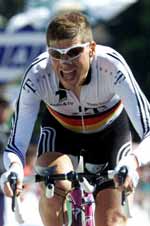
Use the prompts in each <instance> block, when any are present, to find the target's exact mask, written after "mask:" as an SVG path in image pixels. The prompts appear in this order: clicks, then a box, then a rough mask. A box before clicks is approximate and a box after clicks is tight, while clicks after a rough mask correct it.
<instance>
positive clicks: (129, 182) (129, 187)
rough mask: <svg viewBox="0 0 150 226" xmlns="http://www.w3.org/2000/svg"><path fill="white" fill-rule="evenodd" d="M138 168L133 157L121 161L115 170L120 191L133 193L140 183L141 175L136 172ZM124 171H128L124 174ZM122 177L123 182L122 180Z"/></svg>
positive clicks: (117, 186) (115, 177) (116, 183)
mask: <svg viewBox="0 0 150 226" xmlns="http://www.w3.org/2000/svg"><path fill="white" fill-rule="evenodd" d="M137 166H138V164H137V161H136V159H135V157H134V156H132V155H129V156H126V157H125V158H123V159H121V160H120V162H119V163H118V165H117V166H116V168H115V176H114V182H115V187H116V188H118V189H119V190H120V191H126V192H127V193H130V192H133V191H134V189H135V187H136V186H137V184H138V181H139V175H138V172H137V170H136V169H137ZM124 167H125V168H124ZM122 169H123V170H125V169H126V172H122ZM121 177H122V181H121V180H120V179H121Z"/></svg>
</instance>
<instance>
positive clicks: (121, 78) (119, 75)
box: [114, 71, 125, 85]
mask: <svg viewBox="0 0 150 226" xmlns="http://www.w3.org/2000/svg"><path fill="white" fill-rule="evenodd" d="M124 80H125V75H124V74H123V73H122V72H121V71H117V74H116V75H115V82H114V85H117V84H118V83H119V84H120V83H121V82H123V81H124Z"/></svg>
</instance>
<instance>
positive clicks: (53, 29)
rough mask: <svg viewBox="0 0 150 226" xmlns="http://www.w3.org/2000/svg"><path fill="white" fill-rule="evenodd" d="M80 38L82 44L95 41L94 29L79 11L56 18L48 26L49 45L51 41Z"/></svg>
mask: <svg viewBox="0 0 150 226" xmlns="http://www.w3.org/2000/svg"><path fill="white" fill-rule="evenodd" d="M75 37H80V39H81V42H82V43H85V42H91V41H92V40H93V34H92V28H91V25H90V23H89V21H88V19H87V17H86V16H85V15H83V14H82V13H80V12H78V11H70V12H67V13H66V12H65V13H61V14H60V15H57V16H55V17H54V18H53V19H52V20H51V22H50V23H49V25H48V28H47V33H46V39H47V45H48V46H49V45H50V42H51V41H55V40H64V39H73V38H75Z"/></svg>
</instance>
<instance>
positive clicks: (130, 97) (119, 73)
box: [114, 55, 150, 191]
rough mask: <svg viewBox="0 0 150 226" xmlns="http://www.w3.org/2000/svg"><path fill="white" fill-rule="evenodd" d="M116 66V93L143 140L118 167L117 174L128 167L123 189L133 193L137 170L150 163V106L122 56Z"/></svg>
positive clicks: (118, 57) (118, 58) (117, 58)
mask: <svg viewBox="0 0 150 226" xmlns="http://www.w3.org/2000/svg"><path fill="white" fill-rule="evenodd" d="M115 65H116V73H115V76H114V89H115V92H116V93H117V94H118V95H119V97H120V98H121V100H122V102H123V105H124V107H125V110H126V112H127V114H128V116H129V119H130V121H131V123H132V124H133V127H134V128H135V130H136V131H137V133H138V134H139V137H140V138H141V143H140V145H139V146H138V148H137V149H136V150H134V151H133V152H132V153H131V154H129V155H128V156H126V157H124V158H123V159H121V160H120V162H119V163H118V164H117V167H116V172H118V171H119V169H120V168H121V167H122V166H124V165H125V166H127V168H128V176H127V178H126V180H125V183H124V185H123V187H124V188H128V189H129V190H130V191H132V190H133V187H136V185H137V183H138V179H139V176H138V173H137V171H136V169H137V168H138V167H140V166H141V165H143V164H147V163H148V162H149V161H150V154H148V153H150V152H149V147H148V146H149V145H148V144H150V138H149V136H148V135H149V132H150V104H149V102H148V100H147V99H146V97H145V95H144V93H143V92H142V91H141V89H140V87H139V85H138V83H137V82H136V80H135V78H134V76H133V74H132V72H131V70H130V68H129V66H128V65H127V63H126V62H125V60H124V59H123V58H122V57H121V56H120V55H118V56H117V57H116V60H115Z"/></svg>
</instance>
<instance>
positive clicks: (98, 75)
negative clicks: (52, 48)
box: [6, 45, 150, 162]
mask: <svg viewBox="0 0 150 226" xmlns="http://www.w3.org/2000/svg"><path fill="white" fill-rule="evenodd" d="M41 101H43V102H44V103H45V104H46V106H47V108H48V110H49V112H50V113H51V114H52V115H53V116H54V117H55V118H56V119H57V120H58V121H59V122H60V124H62V125H63V126H64V127H66V128H68V129H70V130H71V131H74V132H78V133H94V132H97V131H100V130H103V129H105V128H107V126H108V125H110V124H111V123H112V122H113V121H114V120H115V119H116V118H117V117H118V116H119V115H120V113H121V112H122V109H123V107H124V108H125V110H126V112H127V114H128V116H129V119H130V120H131V122H132V124H133V126H134V128H135V129H136V131H137V133H138V134H139V136H140V137H141V138H142V139H143V138H144V137H145V136H146V135H147V134H148V132H149V131H150V105H149V103H148V101H147V99H146V97H145V95H144V94H143V93H142V91H141V90H140V88H139V86H138V84H137V82H136V80H135V78H134V77H133V74H132V72H131V70H130V68H129V66H128V65H127V63H126V61H125V60H124V59H123V57H122V56H121V55H120V54H119V53H118V52H116V51H115V50H114V49H112V48H109V47H106V46H101V45H97V47H96V55H95V56H94V58H93V60H92V62H91V68H90V71H89V73H88V76H87V79H86V81H85V83H84V84H83V85H82V88H81V93H80V97H79V99H78V98H77V97H76V96H75V95H74V93H73V92H72V91H71V90H66V89H65V88H63V87H62V85H61V84H60V83H59V81H58V77H57V76H56V75H55V72H54V71H53V69H52V66H51V59H50V58H49V56H48V53H47V52H44V53H43V54H41V55H40V56H39V57H38V58H36V59H35V60H34V61H33V62H32V64H31V65H30V66H29V68H28V69H27V71H26V73H25V77H24V80H23V82H22V86H21V90H20V94H19V98H18V102H17V106H16V112H15V117H14V125H13V128H12V132H11V136H10V139H9V143H8V145H7V147H6V152H13V153H16V154H17V155H18V156H19V158H20V159H21V160H22V162H24V156H25V152H26V150H27V148H28V145H29V142H30V138H31V135H32V131H33V128H34V124H35V121H36V119H37V115H38V113H39V109H40V103H41Z"/></svg>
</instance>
